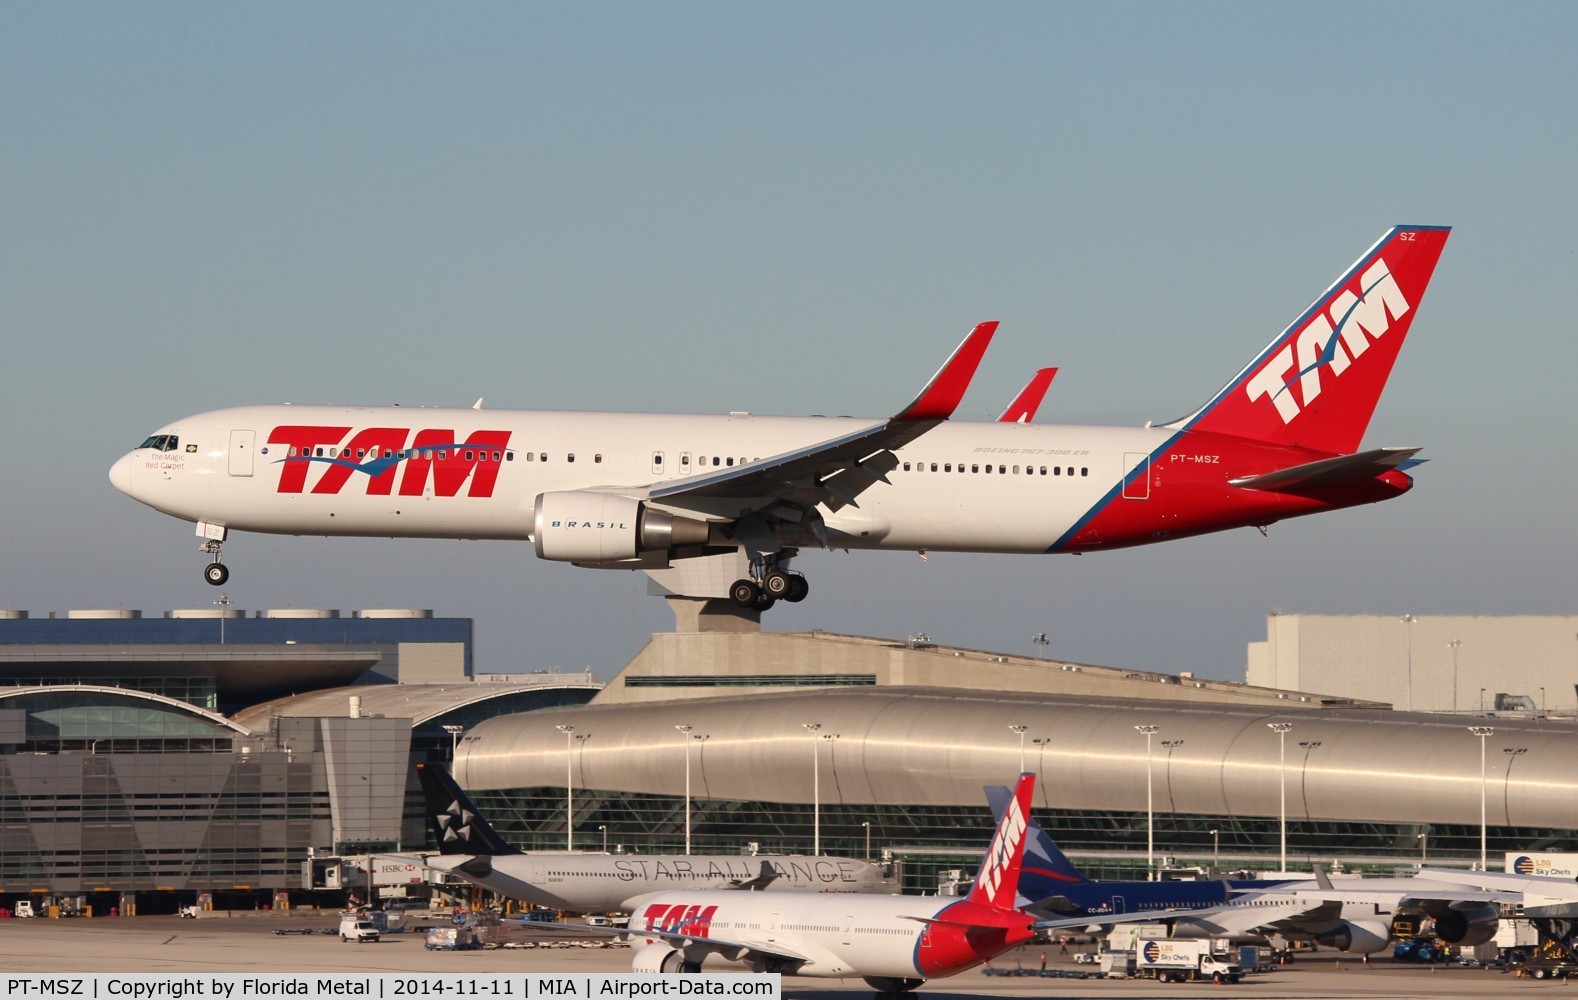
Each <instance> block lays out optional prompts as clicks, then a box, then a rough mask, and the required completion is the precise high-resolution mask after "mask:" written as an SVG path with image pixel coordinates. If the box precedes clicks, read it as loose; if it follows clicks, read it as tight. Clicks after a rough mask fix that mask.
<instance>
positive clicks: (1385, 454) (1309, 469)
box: [1228, 448, 1422, 493]
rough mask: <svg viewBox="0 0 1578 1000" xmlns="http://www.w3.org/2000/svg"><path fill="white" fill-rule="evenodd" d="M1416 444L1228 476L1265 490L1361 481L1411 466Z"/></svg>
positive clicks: (1293, 490) (1284, 490)
mask: <svg viewBox="0 0 1578 1000" xmlns="http://www.w3.org/2000/svg"><path fill="white" fill-rule="evenodd" d="M1421 450H1422V449H1420V448H1376V449H1374V450H1371V451H1361V452H1359V453H1358V454H1355V455H1339V456H1337V457H1336V458H1326V459H1322V460H1320V461H1319V462H1306V463H1305V464H1303V465H1294V466H1290V467H1289V468H1286V469H1278V470H1277V471H1276V472H1267V473H1265V474H1263V475H1259V476H1245V477H1243V478H1241V479H1230V480H1228V483H1229V484H1230V485H1233V486H1237V487H1238V488H1239V489H1245V490H1260V491H1262V492H1269V493H1297V492H1299V491H1300V490H1307V489H1314V488H1318V487H1329V486H1335V485H1339V484H1341V483H1350V482H1363V481H1364V480H1367V479H1374V478H1375V477H1376V476H1378V475H1380V474H1381V473H1383V472H1387V471H1390V470H1392V469H1397V468H1403V469H1407V468H1411V467H1413V466H1414V465H1417V464H1419V463H1418V462H1416V461H1413V457H1414V456H1415V455H1416V454H1418V453H1419V452H1420V451H1421Z"/></svg>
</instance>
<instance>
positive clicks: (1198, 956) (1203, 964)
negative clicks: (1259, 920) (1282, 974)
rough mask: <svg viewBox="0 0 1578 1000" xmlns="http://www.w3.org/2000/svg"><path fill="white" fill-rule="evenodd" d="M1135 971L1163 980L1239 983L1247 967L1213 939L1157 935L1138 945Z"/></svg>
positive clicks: (1166, 981)
mask: <svg viewBox="0 0 1578 1000" xmlns="http://www.w3.org/2000/svg"><path fill="white" fill-rule="evenodd" d="M1134 974H1135V975H1137V976H1142V977H1145V978H1148V979H1156V980H1160V981H1161V982H1164V983H1188V982H1198V981H1200V980H1203V979H1209V980H1211V981H1212V982H1214V983H1236V982H1238V980H1239V979H1240V978H1241V977H1242V976H1243V974H1244V970H1243V967H1242V966H1239V965H1238V964H1237V963H1235V962H1234V961H1233V959H1232V957H1231V956H1230V955H1228V954H1227V953H1226V952H1224V951H1222V950H1221V948H1220V946H1218V945H1217V943H1216V942H1214V941H1200V940H1182V941H1179V940H1173V939H1170V938H1154V939H1152V940H1149V941H1140V942H1138V944H1137V946H1136V947H1135V949H1134Z"/></svg>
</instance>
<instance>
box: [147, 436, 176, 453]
mask: <svg viewBox="0 0 1578 1000" xmlns="http://www.w3.org/2000/svg"><path fill="white" fill-rule="evenodd" d="M180 444H181V439H180V438H178V437H176V436H175V435H174V434H155V435H154V436H153V437H150V438H149V439H148V440H146V441H144V442H143V443H142V444H140V445H138V446H137V447H139V448H152V449H153V450H154V451H174V450H175V449H176V448H177V447H179V446H180Z"/></svg>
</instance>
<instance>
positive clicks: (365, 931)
mask: <svg viewBox="0 0 1578 1000" xmlns="http://www.w3.org/2000/svg"><path fill="white" fill-rule="evenodd" d="M378 936H379V935H378V925H377V924H375V923H373V922H372V921H371V920H368V919H367V918H366V917H364V916H361V915H350V914H347V915H346V916H343V917H341V918H340V940H341V941H355V942H357V943H361V942H363V941H377V940H378Z"/></svg>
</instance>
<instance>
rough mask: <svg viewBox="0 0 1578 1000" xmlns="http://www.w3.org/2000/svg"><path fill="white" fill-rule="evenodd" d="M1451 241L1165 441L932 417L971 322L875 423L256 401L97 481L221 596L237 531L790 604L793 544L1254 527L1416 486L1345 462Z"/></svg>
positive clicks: (1369, 254)
mask: <svg viewBox="0 0 1578 1000" xmlns="http://www.w3.org/2000/svg"><path fill="white" fill-rule="evenodd" d="M1447 235H1448V230H1447V229H1446V228H1444V227H1432V226H1399V227H1396V228H1394V229H1392V230H1390V231H1389V232H1387V233H1386V234H1385V235H1384V236H1383V237H1382V238H1381V239H1380V240H1379V241H1378V242H1377V243H1376V244H1375V245H1374V246H1372V247H1371V248H1370V249H1369V250H1366V251H1365V252H1364V254H1363V255H1362V256H1361V257H1360V258H1359V259H1358V260H1357V261H1356V262H1355V263H1354V264H1353V265H1352V266H1351V267H1349V268H1348V269H1347V270H1346V271H1344V272H1343V273H1342V275H1341V276H1340V277H1338V279H1337V280H1336V281H1335V282H1334V283H1332V285H1331V286H1330V287H1328V288H1327V289H1326V291H1325V292H1323V293H1321V295H1320V296H1319V297H1318V298H1317V299H1316V300H1315V302H1314V303H1313V304H1312V305H1311V306H1310V307H1309V308H1308V309H1307V310H1305V311H1304V312H1303V313H1302V314H1300V315H1299V317H1298V318H1297V319H1296V320H1294V322H1293V323H1292V324H1291V325H1289V326H1288V327H1287V328H1286V329H1285V330H1284V331H1283V332H1282V333H1280V334H1278V335H1277V337H1276V338H1275V339H1274V340H1272V342H1271V343H1270V345H1268V346H1267V347H1266V348H1265V349H1264V350H1263V351H1261V352H1260V353H1259V354H1258V355H1256V356H1255V358H1254V360H1252V361H1251V362H1250V363H1249V364H1248V365H1247V366H1245V367H1244V369H1243V370H1242V371H1240V372H1239V373H1238V374H1237V375H1236V376H1234V377H1233V378H1232V379H1231V380H1230V381H1229V382H1228V383H1227V385H1226V386H1224V387H1223V388H1222V389H1221V390H1219V391H1218V392H1217V393H1216V394H1215V395H1214V396H1212V397H1211V399H1210V400H1209V401H1208V402H1207V403H1206V404H1205V405H1204V406H1202V407H1200V408H1199V409H1198V410H1196V411H1195V412H1194V413H1192V414H1190V415H1189V416H1187V417H1184V418H1182V419H1179V420H1175V421H1172V422H1170V423H1166V424H1162V425H1159V426H1152V425H1149V424H1147V425H1146V426H1144V427H1089V426H1067V425H1051V424H1032V423H1028V422H1019V421H1017V420H997V421H991V422H982V423H964V422H953V421H949V419H948V418H949V417H950V416H951V415H952V414H953V412H954V409H955V407H956V406H957V405H958V403H959V401H960V399H961V398H962V397H963V395H964V392H965V389H966V388H967V387H968V385H969V382H970V380H971V378H972V377H973V375H974V373H975V369H976V366H977V365H978V364H979V362H980V360H981V357H982V355H983V353H984V352H985V350H986V347H987V344H988V342H989V341H990V339H991V337H992V335H993V333H994V332H995V331H996V329H997V324H996V323H982V324H981V325H979V326H977V327H976V328H975V329H974V330H973V331H972V332H971V333H970V335H969V336H968V337H966V338H965V340H964V342H963V343H962V344H961V345H960V346H959V348H958V349H957V350H956V351H955V352H954V354H953V355H952V356H951V357H950V358H949V359H948V361H947V363H946V364H944V365H943V367H942V368H941V370H939V371H938V372H937V374H936V375H935V376H934V377H933V378H932V380H931V382H929V383H928V384H927V386H926V387H925V389H924V390H922V392H921V393H920V395H919V396H917V397H916V399H915V400H914V401H913V402H912V403H910V404H909V405H908V406H906V407H904V408H903V409H902V410H900V411H899V412H898V413H897V414H895V415H894V416H892V417H890V418H888V419H886V420H862V419H850V418H828V417H760V416H752V415H751V414H748V413H732V414H728V415H726V416H705V415H689V416H687V415H677V414H633V413H608V412H603V413H590V412H589V413H570V412H539V411H520V410H483V409H481V408H480V404H481V401H480V400H479V401H478V406H476V407H473V408H471V409H411V408H401V407H333V406H248V407H240V408H236V409H229V410H217V411H213V412H210V413H204V414H200V415H198V416H193V417H187V418H185V419H182V420H179V421H176V422H175V423H172V424H169V425H167V426H165V427H162V428H160V429H159V430H158V431H156V432H155V433H154V434H152V435H150V436H149V437H148V438H147V439H146V440H145V441H144V442H143V443H142V444H141V445H140V446H139V447H137V448H136V449H135V450H133V451H132V452H130V453H129V454H127V455H126V456H124V457H123V458H121V459H120V460H119V461H118V462H116V463H115V465H114V467H113V468H112V469H111V471H110V480H111V482H113V483H114V484H115V486H116V487H117V488H118V489H120V490H121V491H122V492H124V493H126V494H127V495H129V496H131V497H133V498H135V499H137V500H139V501H141V502H143V503H145V504H147V505H149V506H151V507H154V508H156V509H158V510H160V511H163V512H165V513H167V514H170V515H172V516H175V517H179V518H183V519H185V520H188V521H192V522H195V523H196V525H197V534H198V536H199V537H200V538H202V539H203V540H204V541H203V550H204V551H205V552H207V553H210V554H211V555H212V562H211V564H210V565H208V566H207V567H206V568H205V577H206V579H207V580H208V582H209V583H212V584H215V585H220V584H223V583H224V582H225V581H226V579H227V578H228V576H229V571H228V570H227V568H226V567H225V566H224V564H223V563H222V562H221V561H220V558H221V544H222V543H223V542H224V541H225V540H226V538H227V537H228V535H229V533H230V532H231V531H258V532H272V533H277V534H290V535H363V536H386V537H422V538H490V539H524V540H530V541H532V542H533V543H534V544H535V546H536V551H537V555H538V556H539V557H540V558H543V559H548V560H553V561H556V562H568V563H573V564H575V565H578V566H586V567H593V568H599V569H634V570H644V571H647V572H649V573H651V574H652V575H653V576H654V578H655V579H657V580H658V581H659V582H660V583H663V584H664V585H665V586H668V587H669V589H670V590H671V591H673V592H676V593H681V594H688V595H690V596H697V597H721V596H724V595H725V594H727V596H729V597H732V598H733V599H734V600H735V602H737V603H738V604H741V605H743V606H746V607H757V608H764V607H767V606H769V605H770V604H771V603H772V602H773V601H774V600H776V599H779V598H782V599H785V600H789V601H796V600H802V599H804V598H805V596H806V592H807V589H808V588H807V585H806V582H805V579H804V577H802V576H800V575H799V574H796V573H793V572H791V571H790V570H789V565H790V561H791V560H792V559H793V558H794V556H795V555H796V554H797V553H798V552H799V550H800V549H801V548H804V547H813V546H815V547H825V548H843V549H887V550H910V551H917V550H918V551H922V552H925V551H927V550H932V551H955V552H998V553H1063V552H1092V551H1099V550H1102V549H1112V548H1123V547H1126V546H1133V545H1144V544H1149V543H1152V542H1159V541H1164V540H1167V539H1173V538H1183V537H1188V536H1191V535H1198V534H1203V533H1206V532H1213V531H1221V530H1225V529H1228V528H1237V527H1245V526H1251V527H1258V528H1262V529H1264V528H1265V526H1267V525H1269V524H1272V523H1273V522H1276V521H1280V520H1283V519H1285V518H1290V517H1299V516H1302V515H1306V514H1315V513H1319V512H1322V511H1327V510H1335V509H1339V508H1343V507H1353V506H1357V505H1360V504H1366V503H1374V502H1376V501H1379V500H1386V499H1390V498H1392V497H1395V496H1398V495H1400V494H1402V493H1404V492H1406V491H1407V490H1408V489H1409V488H1410V487H1411V486H1412V484H1413V480H1412V479H1411V478H1410V477H1409V476H1407V475H1406V474H1405V473H1404V471H1403V470H1404V469H1406V468H1408V467H1410V466H1411V465H1413V464H1415V462H1414V459H1413V456H1414V454H1415V453H1416V452H1417V451H1418V450H1419V449H1418V448H1411V447H1410V448H1378V449H1372V450H1367V451H1362V452H1361V451H1358V447H1359V444H1360V440H1361V438H1362V437H1363V435H1364V431H1365V428H1366V427H1367V426H1368V424H1369V421H1370V417H1371V415H1372V414H1373V412H1374V410H1375V406H1376V403H1377V401H1378V400H1379V398H1380V394H1381V390H1382V388H1383V387H1384V386H1385V383H1386V379H1387V377H1388V375H1389V374H1390V373H1391V370H1392V365H1393V363H1394V362H1395V360H1396V358H1397V353H1398V350H1399V348H1400V347H1401V346H1402V342H1403V339H1404V338H1405V337H1406V335H1407V333H1408V330H1409V327H1410V326H1411V325H1412V323H1413V319H1414V316H1415V313H1416V311H1417V307H1418V305H1419V302H1420V299H1421V297H1422V296H1423V295H1424V292H1425V288H1426V286H1427V285H1428V284H1429V281H1430V277H1431V274H1432V272H1433V271H1434V269H1435V265H1436V261H1437V259H1438V258H1439V257H1440V254H1441V250H1442V248H1443V246H1444V245H1445V243H1446V239H1447ZM1223 297H1224V299H1225V301H1227V302H1231V301H1232V299H1233V290H1232V289H1231V288H1228V289H1224V290H1223ZM1223 312H1224V313H1226V314H1231V310H1227V309H1224V310H1223ZM1213 328H1214V327H1213V326H1212V324H1210V323H1208V324H1207V325H1206V327H1205V329H1207V330H1210V329H1213ZM731 579H733V581H734V582H733V583H732V584H730V583H729V580H731Z"/></svg>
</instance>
